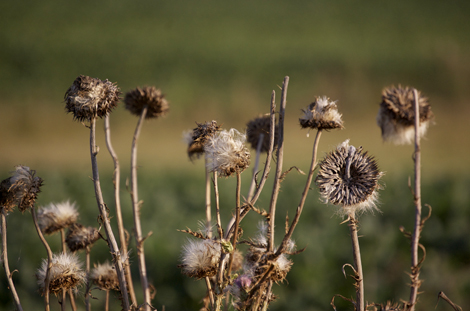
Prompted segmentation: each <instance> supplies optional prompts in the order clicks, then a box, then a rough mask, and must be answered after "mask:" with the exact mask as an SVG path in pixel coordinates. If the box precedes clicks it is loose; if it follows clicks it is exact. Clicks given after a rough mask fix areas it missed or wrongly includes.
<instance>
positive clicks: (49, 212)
mask: <svg viewBox="0 0 470 311" xmlns="http://www.w3.org/2000/svg"><path fill="white" fill-rule="evenodd" d="M77 219H78V211H77V208H76V207H75V203H70V202H69V201H66V202H62V203H57V204H55V203H51V204H49V205H48V206H46V207H40V208H39V210H38V225H39V228H40V229H41V231H42V232H43V233H45V234H53V233H55V232H57V231H60V230H61V229H64V228H67V227H69V226H70V225H72V224H73V223H75V222H77Z"/></svg>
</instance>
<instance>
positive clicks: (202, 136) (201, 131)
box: [186, 120, 220, 160]
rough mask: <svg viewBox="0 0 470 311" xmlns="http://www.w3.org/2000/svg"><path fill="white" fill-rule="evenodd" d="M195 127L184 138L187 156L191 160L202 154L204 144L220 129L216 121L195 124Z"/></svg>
mask: <svg viewBox="0 0 470 311" xmlns="http://www.w3.org/2000/svg"><path fill="white" fill-rule="evenodd" d="M196 124H197V127H196V128H194V129H193V130H192V131H190V132H189V133H188V134H187V136H186V142H187V144H188V156H189V158H190V159H191V160H192V159H194V157H196V158H199V157H200V156H201V155H202V154H203V153H204V144H205V143H206V142H207V140H208V139H209V138H210V137H212V136H214V135H215V133H217V132H218V131H219V129H220V126H219V125H217V121H214V120H212V121H211V122H206V123H197V122H196Z"/></svg>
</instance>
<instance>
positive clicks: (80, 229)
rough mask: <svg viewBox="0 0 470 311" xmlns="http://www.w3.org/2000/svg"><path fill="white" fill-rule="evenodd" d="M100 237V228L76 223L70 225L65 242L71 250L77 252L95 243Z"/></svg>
mask: <svg viewBox="0 0 470 311" xmlns="http://www.w3.org/2000/svg"><path fill="white" fill-rule="evenodd" d="M99 238H100V235H99V231H98V229H96V228H93V227H84V226H83V225H81V224H79V223H74V224H72V225H71V226H70V227H69V231H68V232H67V237H66V238H65V242H66V243H67V246H68V248H69V249H70V251H72V252H75V251H78V250H81V249H84V248H87V247H88V246H91V245H93V244H94V243H95V242H96V241H98V240H99Z"/></svg>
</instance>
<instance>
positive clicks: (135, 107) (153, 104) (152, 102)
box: [124, 86, 169, 119]
mask: <svg viewBox="0 0 470 311" xmlns="http://www.w3.org/2000/svg"><path fill="white" fill-rule="evenodd" d="M124 104H125V105H126V109H127V110H129V111H130V112H131V113H132V114H134V115H136V116H140V115H141V114H142V110H143V109H144V107H147V114H146V115H145V118H146V119H151V118H158V117H163V116H165V115H166V114H167V113H168V111H169V105H168V101H167V100H166V99H165V95H163V94H162V91H161V90H160V89H157V88H155V87H154V86H145V87H142V88H141V87H137V88H135V89H133V90H132V91H129V92H127V93H126V96H125V98H124Z"/></svg>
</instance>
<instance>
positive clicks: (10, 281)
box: [0, 208, 23, 311]
mask: <svg viewBox="0 0 470 311" xmlns="http://www.w3.org/2000/svg"><path fill="white" fill-rule="evenodd" d="M0 214H1V217H2V223H1V226H2V227H1V232H2V257H1V258H2V263H3V268H4V269H5V274H6V277H7V280H8V287H9V288H10V291H11V294H12V295H13V300H14V301H15V305H16V310H17V311H23V307H22V306H21V302H20V298H19V296H18V293H17V292H16V288H15V284H14V283H13V279H12V275H11V272H10V266H9V264H8V251H7V220H6V217H5V211H4V210H3V208H2V211H1V212H0Z"/></svg>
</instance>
